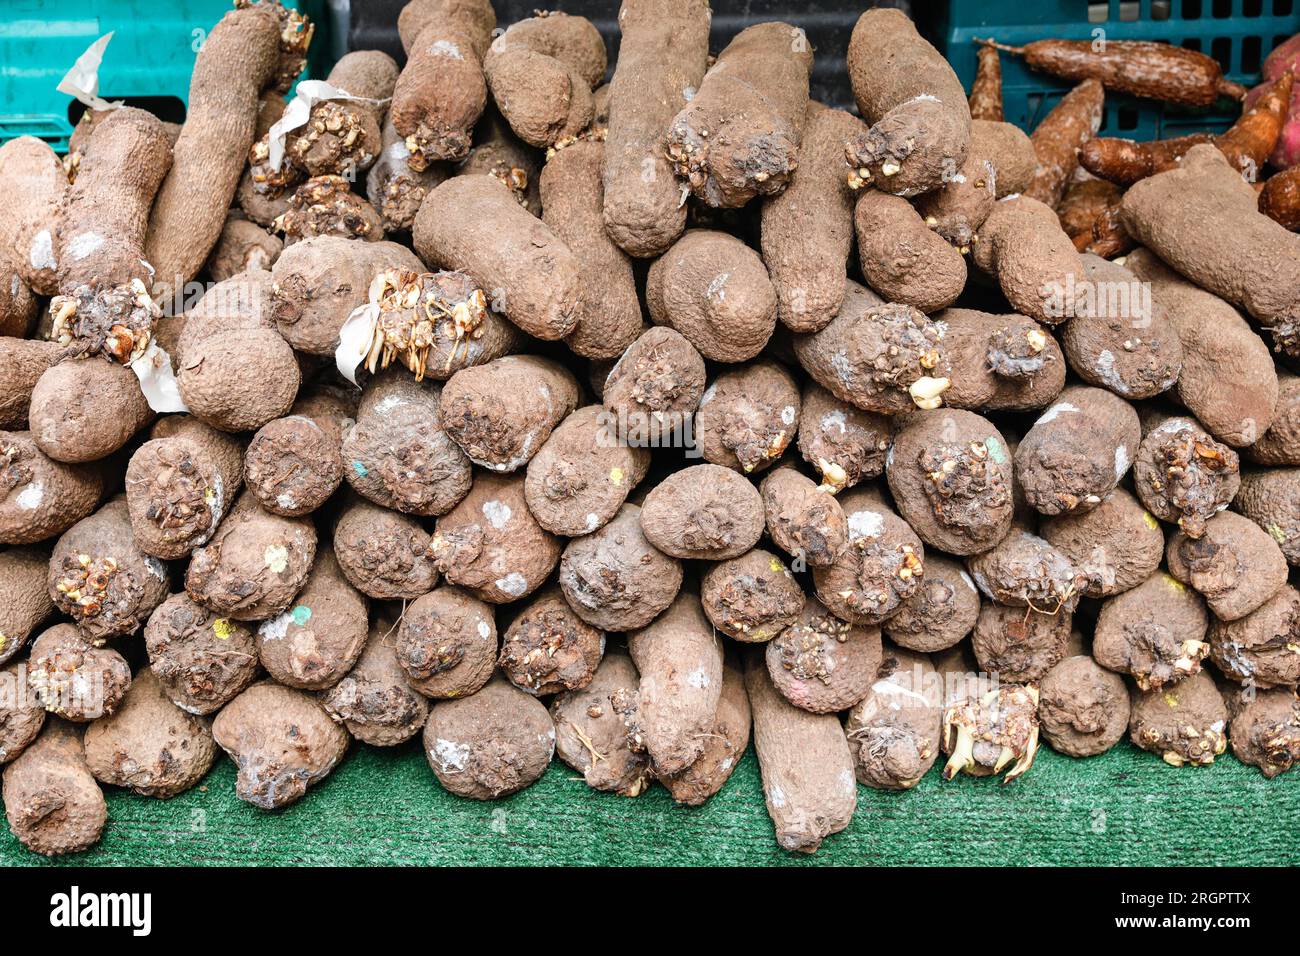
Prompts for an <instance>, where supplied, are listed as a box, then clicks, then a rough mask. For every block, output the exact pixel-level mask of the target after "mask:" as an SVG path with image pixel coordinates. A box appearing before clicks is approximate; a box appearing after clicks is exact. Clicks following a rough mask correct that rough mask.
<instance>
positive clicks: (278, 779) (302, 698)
mask: <svg viewBox="0 0 1300 956" xmlns="http://www.w3.org/2000/svg"><path fill="white" fill-rule="evenodd" d="M212 736H213V738H214V739H215V740H216V742H217V745H218V746H219V747H221V749H222V750H224V751H225V752H226V753H227V754H228V755H229V756H230V759H231V760H233V761H234V763H235V767H236V768H237V769H238V775H237V777H236V778H235V795H236V796H237V797H239V799H240V800H244V801H246V802H247V803H251V804H252V805H253V806H255V807H257V808H258V809H260V810H277V809H279V808H280V807H285V806H288V805H289V804H291V803H294V802H296V801H298V800H300V799H302V797H303V796H304V795H305V794H306V793H307V789H308V788H309V787H311V786H313V785H314V784H317V783H319V782H320V781H322V780H324V779H325V778H326V777H328V776H329V774H330V771H332V770H333V769H334V768H335V767H336V766H337V765H338V763H339V761H340V760H342V759H343V755H344V754H345V753H347V749H348V734H347V731H346V730H344V729H343V728H342V727H339V726H338V725H337V724H335V723H334V721H332V720H331V719H330V716H329V713H328V712H326V710H325V708H324V707H322V706H321V704H320V702H319V701H317V699H316V698H315V697H314V696H312V695H310V694H305V693H303V692H302V691H300V690H292V689H290V688H288V687H281V686H280V685H278V684H274V683H272V682H271V681H262V682H261V683H258V684H254V685H253V686H252V687H250V688H248V690H246V691H244V692H243V693H242V694H240V695H239V696H238V697H236V698H235V699H234V700H232V701H231V702H230V703H229V704H227V705H226V707H225V709H224V710H222V711H221V713H219V714H218V715H217V717H216V719H215V720H214V721H213V722H212Z"/></svg>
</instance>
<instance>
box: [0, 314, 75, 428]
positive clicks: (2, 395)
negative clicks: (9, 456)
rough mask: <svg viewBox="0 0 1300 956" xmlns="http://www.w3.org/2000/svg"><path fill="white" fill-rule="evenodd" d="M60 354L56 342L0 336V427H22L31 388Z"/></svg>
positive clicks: (25, 423) (27, 408)
mask: <svg viewBox="0 0 1300 956" xmlns="http://www.w3.org/2000/svg"><path fill="white" fill-rule="evenodd" d="M62 355H63V349H62V348H61V347H60V346H59V344H58V343H57V342H44V341H40V340H37V339H20V338H14V337H12V336H6V337H3V338H0V382H2V383H3V384H0V428H26V427H27V423H28V412H29V408H30V406H31V401H32V389H34V388H35V387H36V383H37V382H38V381H39V380H40V377H41V375H43V374H44V373H45V370H46V369H48V368H49V367H50V366H52V365H53V364H54V363H55V362H57V361H58V360H59V358H60V357H61V356H62Z"/></svg>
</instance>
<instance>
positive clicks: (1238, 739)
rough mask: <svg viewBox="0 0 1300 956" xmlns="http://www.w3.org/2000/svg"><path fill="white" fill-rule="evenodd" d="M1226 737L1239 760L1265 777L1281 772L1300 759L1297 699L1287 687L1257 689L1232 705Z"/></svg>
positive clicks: (1299, 712)
mask: <svg viewBox="0 0 1300 956" xmlns="http://www.w3.org/2000/svg"><path fill="white" fill-rule="evenodd" d="M1228 737H1229V739H1230V740H1231V741H1232V755H1233V756H1234V757H1236V758H1237V759H1238V760H1240V761H1241V762H1242V763H1245V764H1250V765H1252V766H1255V767H1258V768H1259V769H1260V772H1261V773H1263V774H1264V776H1265V777H1269V778H1272V777H1276V776H1277V775H1278V774H1280V773H1285V772H1286V771H1287V770H1290V769H1291V767H1292V766H1293V765H1294V764H1295V763H1296V761H1297V760H1300V699H1297V697H1296V695H1295V694H1294V693H1293V692H1292V691H1290V690H1266V691H1259V692H1257V693H1256V694H1255V695H1254V699H1253V700H1250V701H1246V702H1243V703H1242V704H1240V705H1239V706H1238V707H1237V708H1236V710H1235V712H1234V713H1233V715H1232V722H1231V723H1230V724H1229V725H1228Z"/></svg>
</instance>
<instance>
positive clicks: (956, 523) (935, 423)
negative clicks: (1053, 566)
mask: <svg viewBox="0 0 1300 956" xmlns="http://www.w3.org/2000/svg"><path fill="white" fill-rule="evenodd" d="M949 463H951V465H950V464H949ZM885 476H886V478H887V479H888V481H889V490H890V492H891V493H892V494H893V496H894V502H895V503H896V504H897V506H898V510H899V512H900V513H901V514H902V516H903V517H904V518H905V519H906V520H907V522H908V524H910V525H911V526H912V528H913V530H915V531H916V533H917V535H918V536H919V537H920V538H921V540H922V541H924V542H925V543H926V544H927V545H929V546H930V547H934V548H939V549H941V550H943V551H947V552H948V553H949V554H955V555H969V554H977V553H979V552H981V551H986V550H988V549H989V548H991V547H993V546H994V545H996V544H997V543H998V542H999V541H1001V540H1002V539H1003V538H1004V537H1006V535H1007V532H1008V531H1010V530H1011V517H1012V505H1013V501H1012V484H1013V480H1014V474H1013V465H1012V460H1011V452H1010V450H1009V447H1008V445H1007V440H1006V439H1005V438H1003V437H1002V433H1001V432H999V431H998V430H997V429H996V428H995V427H994V426H993V423H992V422H990V421H989V420H988V419H986V418H983V417H981V416H979V415H976V414H975V413H973V412H966V411H961V410H958V409H934V410H933V411H918V412H916V413H915V414H914V415H912V416H910V417H909V418H908V421H907V424H906V425H904V426H903V428H902V429H900V430H899V432H898V434H897V435H896V436H895V437H894V445H893V448H891V449H890V452H889V457H888V459H887V464H886V466H885Z"/></svg>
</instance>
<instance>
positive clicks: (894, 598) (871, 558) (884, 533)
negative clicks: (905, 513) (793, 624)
mask: <svg viewBox="0 0 1300 956" xmlns="http://www.w3.org/2000/svg"><path fill="white" fill-rule="evenodd" d="M840 505H841V506H842V507H843V508H844V516H845V519H846V520H847V522H848V529H849V542H848V544H847V545H846V546H845V548H844V550H842V551H841V552H840V553H839V555H838V556H837V557H836V559H835V561H834V563H832V564H831V565H829V566H828V567H825V568H814V569H813V583H814V585H815V587H816V592H817V599H818V600H819V601H821V602H822V604H824V605H826V607H827V608H828V609H829V610H830V611H831V613H832V614H834V615H835V616H836V617H839V618H841V619H842V620H845V621H848V622H849V623H851V624H879V623H880V622H881V621H883V620H885V619H886V618H888V617H890V616H891V615H893V614H895V613H897V612H898V609H899V607H900V606H901V605H902V602H903V601H906V600H907V599H908V598H910V597H911V596H912V595H913V594H915V593H916V592H917V591H918V590H919V589H920V587H921V585H922V577H921V573H922V564H923V561H924V558H925V551H924V548H923V547H922V545H921V539H920V538H918V537H917V536H916V533H915V532H914V531H913V530H912V529H911V527H910V526H909V525H908V524H907V522H906V521H904V520H903V519H902V518H900V517H899V516H898V515H896V514H895V513H894V512H893V511H891V510H890V508H889V507H888V505H886V504H885V502H884V499H883V497H882V496H881V494H880V492H879V491H877V490H876V489H875V488H870V487H862V488H856V489H854V490H853V491H852V492H850V493H849V494H847V495H844V496H843V497H842V498H841V499H840Z"/></svg>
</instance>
